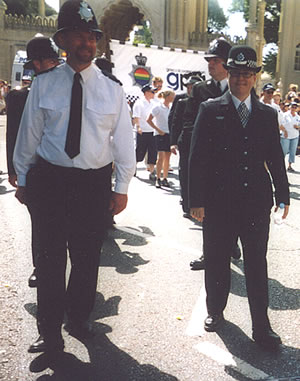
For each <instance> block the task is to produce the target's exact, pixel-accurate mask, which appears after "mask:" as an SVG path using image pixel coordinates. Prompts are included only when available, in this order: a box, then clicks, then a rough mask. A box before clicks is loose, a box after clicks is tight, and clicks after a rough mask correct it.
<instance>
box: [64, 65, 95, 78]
mask: <svg viewBox="0 0 300 381" xmlns="http://www.w3.org/2000/svg"><path fill="white" fill-rule="evenodd" d="M66 68H67V71H68V72H69V73H70V74H71V75H72V78H73V77H74V74H75V71H74V70H73V69H72V68H71V66H70V65H69V64H68V63H67V64H66ZM92 71H93V65H92V64H91V65H89V66H88V67H87V68H85V69H84V70H82V71H81V72H80V75H81V80H82V82H83V83H85V82H86V81H87V80H88V78H89V76H90V75H91V73H92Z"/></svg>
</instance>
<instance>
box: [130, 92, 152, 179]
mask: <svg viewBox="0 0 300 381" xmlns="http://www.w3.org/2000/svg"><path fill="white" fill-rule="evenodd" d="M142 92H143V94H144V98H143V99H139V100H137V101H136V102H135V103H134V106H133V110H132V118H133V124H134V126H135V128H136V131H137V136H136V161H137V163H138V162H140V161H143V160H144V158H145V155H146V153H147V152H148V163H149V164H148V165H149V172H150V174H149V179H150V180H151V181H155V179H156V177H155V172H154V166H155V163H156V158H157V151H156V146H155V140H154V136H153V128H152V127H151V126H150V125H149V124H148V123H147V119H148V116H149V115H150V113H151V111H152V108H153V102H152V100H153V98H154V95H155V89H154V87H152V86H151V85H145V86H143V87H142Z"/></svg>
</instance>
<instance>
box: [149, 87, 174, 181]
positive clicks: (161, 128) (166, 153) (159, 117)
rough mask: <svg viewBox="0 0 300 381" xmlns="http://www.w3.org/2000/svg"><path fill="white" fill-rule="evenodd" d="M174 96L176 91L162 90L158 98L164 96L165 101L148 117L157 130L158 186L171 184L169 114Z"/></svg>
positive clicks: (155, 136) (155, 134) (155, 135)
mask: <svg viewBox="0 0 300 381" xmlns="http://www.w3.org/2000/svg"><path fill="white" fill-rule="evenodd" d="M174 97H175V93H174V91H172V90H166V91H161V92H160V93H158V98H159V99H160V98H162V99H163V102H161V103H160V104H159V105H158V106H155V107H154V108H153V109H152V111H151V113H150V115H149V117H148V119H147V122H148V123H149V125H150V126H151V127H152V128H153V129H154V130H155V131H154V138H155V143H156V149H157V152H158V158H157V161H156V176H157V178H156V184H155V185H156V188H161V187H162V186H164V187H169V186H170V185H169V182H168V180H167V177H168V171H169V165H170V156H171V150H170V133H169V126H168V116H169V112H170V104H171V103H172V102H173V100H174ZM154 122H155V123H154ZM161 171H163V179H162V180H161V179H160V177H161Z"/></svg>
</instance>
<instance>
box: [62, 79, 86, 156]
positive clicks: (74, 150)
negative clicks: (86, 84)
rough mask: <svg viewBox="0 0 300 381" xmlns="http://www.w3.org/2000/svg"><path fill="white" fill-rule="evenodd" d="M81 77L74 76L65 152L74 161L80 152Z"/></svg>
mask: <svg viewBox="0 0 300 381" xmlns="http://www.w3.org/2000/svg"><path fill="white" fill-rule="evenodd" d="M80 78H81V75H80V74H79V73H75V74H74V80H73V87H72V97H71V107H70V119H69V126H68V132H67V138H66V145H65V151H66V153H67V154H68V156H69V157H70V158H71V159H73V158H74V157H75V156H77V155H78V154H79V152H80V135H81V116H82V87H81V84H80Z"/></svg>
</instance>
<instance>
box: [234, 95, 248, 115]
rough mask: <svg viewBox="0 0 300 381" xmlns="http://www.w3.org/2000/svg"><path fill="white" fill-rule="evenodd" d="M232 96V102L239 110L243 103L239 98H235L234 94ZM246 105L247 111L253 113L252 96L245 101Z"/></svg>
mask: <svg viewBox="0 0 300 381" xmlns="http://www.w3.org/2000/svg"><path fill="white" fill-rule="evenodd" d="M230 94H231V98H232V102H233V104H234V107H235V108H236V109H238V107H239V105H240V104H241V103H242V102H241V101H240V100H239V99H238V98H237V97H235V96H234V95H233V94H232V93H230ZM243 102H244V103H245V105H246V106H247V109H248V110H249V111H251V94H249V95H248V97H247V98H246V99H245V100H244V101H243Z"/></svg>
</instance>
